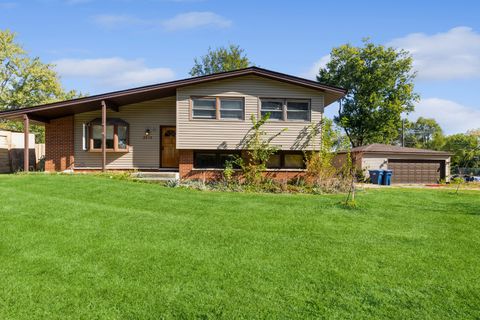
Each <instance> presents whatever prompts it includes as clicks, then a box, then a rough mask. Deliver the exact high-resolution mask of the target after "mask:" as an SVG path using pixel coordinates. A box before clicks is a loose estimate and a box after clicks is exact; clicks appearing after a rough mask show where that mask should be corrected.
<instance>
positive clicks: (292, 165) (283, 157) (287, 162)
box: [267, 151, 305, 169]
mask: <svg viewBox="0 0 480 320" xmlns="http://www.w3.org/2000/svg"><path fill="white" fill-rule="evenodd" d="M267 168H268V169H305V155H304V154H303V152H299V151H280V152H277V153H275V154H274V155H272V156H270V159H268V161H267Z"/></svg>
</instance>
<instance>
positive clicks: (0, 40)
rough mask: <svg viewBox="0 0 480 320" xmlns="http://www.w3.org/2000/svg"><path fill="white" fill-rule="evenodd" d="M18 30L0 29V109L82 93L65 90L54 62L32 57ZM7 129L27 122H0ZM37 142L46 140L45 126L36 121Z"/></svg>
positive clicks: (70, 97)
mask: <svg viewBox="0 0 480 320" xmlns="http://www.w3.org/2000/svg"><path fill="white" fill-rule="evenodd" d="M15 36H16V35H15V34H14V33H12V32H10V31H8V30H6V31H2V30H0V110H9V109H17V108H22V107H31V106H35V105H39V104H44V103H49V102H54V101H58V100H66V99H72V98H74V97H77V96H79V94H78V93H77V92H76V91H73V90H72V91H69V92H65V91H64V90H63V88H62V86H61V84H60V80H59V77H58V75H57V73H56V72H55V70H53V65H51V64H44V63H42V62H41V61H40V59H39V58H38V57H34V58H32V57H30V56H28V54H27V52H26V51H25V50H24V49H23V48H22V47H21V46H20V45H19V44H18V43H16V42H15ZM0 127H2V128H3V129H8V130H14V131H21V130H23V124H22V123H20V122H15V121H4V122H1V123H0ZM31 131H32V132H33V133H35V134H36V136H37V142H42V141H43V136H44V130H43V127H40V126H35V125H32V128H31Z"/></svg>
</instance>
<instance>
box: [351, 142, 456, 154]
mask: <svg viewBox="0 0 480 320" xmlns="http://www.w3.org/2000/svg"><path fill="white" fill-rule="evenodd" d="M342 152H345V151H342ZM351 152H353V153H406V154H425V155H450V153H448V152H445V151H437V150H428V149H417V148H406V147H400V146H392V145H388V144H381V143H373V144H369V145H366V146H361V147H356V148H353V149H352V150H351Z"/></svg>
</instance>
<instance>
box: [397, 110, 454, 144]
mask: <svg viewBox="0 0 480 320" xmlns="http://www.w3.org/2000/svg"><path fill="white" fill-rule="evenodd" d="M401 131H403V132H400V137H399V140H400V142H401V140H402V134H403V135H404V141H405V147H412V148H422V149H433V150H440V149H441V148H442V146H443V144H444V143H445V137H444V135H443V130H442V128H441V127H440V125H439V124H438V123H437V121H435V119H432V118H423V117H420V118H418V119H417V120H416V121H415V122H410V121H408V120H405V123H404V125H403V129H402V130H401Z"/></svg>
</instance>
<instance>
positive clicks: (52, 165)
mask: <svg viewBox="0 0 480 320" xmlns="http://www.w3.org/2000/svg"><path fill="white" fill-rule="evenodd" d="M73 134H74V131H73V116H71V117H65V118H60V119H55V120H52V121H50V123H47V124H46V125H45V171H64V170H67V169H72V168H73V162H74V156H73V150H74V148H73V147H74V140H73Z"/></svg>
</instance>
